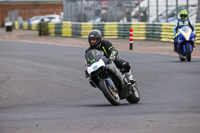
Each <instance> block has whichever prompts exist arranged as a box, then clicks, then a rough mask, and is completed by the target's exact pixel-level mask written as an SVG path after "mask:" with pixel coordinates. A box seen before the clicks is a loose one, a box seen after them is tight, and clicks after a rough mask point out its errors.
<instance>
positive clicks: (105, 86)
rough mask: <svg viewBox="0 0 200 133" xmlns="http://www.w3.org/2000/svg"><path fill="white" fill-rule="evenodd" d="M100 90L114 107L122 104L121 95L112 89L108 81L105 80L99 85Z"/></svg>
mask: <svg viewBox="0 0 200 133" xmlns="http://www.w3.org/2000/svg"><path fill="white" fill-rule="evenodd" d="M99 88H100V90H101V91H102V92H103V94H104V96H105V97H106V99H107V100H108V101H109V102H110V103H111V104H112V105H114V106H117V105H119V104H120V97H119V94H118V93H117V92H116V91H115V90H113V89H112V88H111V86H110V85H109V83H108V81H106V80H105V79H103V80H102V81H101V82H100V83H99Z"/></svg>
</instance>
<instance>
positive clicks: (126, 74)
mask: <svg viewBox="0 0 200 133" xmlns="http://www.w3.org/2000/svg"><path fill="white" fill-rule="evenodd" d="M125 76H126V79H127V80H128V82H130V83H131V84H133V85H136V80H135V79H134V78H133V74H132V72H131V69H130V70H129V72H127V73H125Z"/></svg>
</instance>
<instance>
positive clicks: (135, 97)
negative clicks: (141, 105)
mask: <svg viewBox="0 0 200 133" xmlns="http://www.w3.org/2000/svg"><path fill="white" fill-rule="evenodd" d="M130 91H131V94H130V95H129V96H128V97H127V98H126V100H127V101H128V102H129V103H138V102H139V101H140V93H139V91H138V89H137V86H132V88H131V89H130Z"/></svg>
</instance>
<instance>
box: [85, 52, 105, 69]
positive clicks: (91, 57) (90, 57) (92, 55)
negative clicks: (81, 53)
mask: <svg viewBox="0 0 200 133" xmlns="http://www.w3.org/2000/svg"><path fill="white" fill-rule="evenodd" d="M101 58H103V52H102V51H98V50H95V49H91V50H89V51H87V53H86V54H85V59H86V61H87V65H88V66H91V65H92V64H93V63H95V62H97V61H99V60H100V59H101Z"/></svg>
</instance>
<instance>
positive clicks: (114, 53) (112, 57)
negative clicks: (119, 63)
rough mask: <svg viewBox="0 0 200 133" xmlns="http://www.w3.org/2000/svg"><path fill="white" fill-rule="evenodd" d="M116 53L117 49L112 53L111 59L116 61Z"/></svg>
mask: <svg viewBox="0 0 200 133" xmlns="http://www.w3.org/2000/svg"><path fill="white" fill-rule="evenodd" d="M116 55H117V52H116V51H113V52H112V54H111V55H110V57H109V59H110V60H112V61H114V60H115V57H116Z"/></svg>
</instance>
